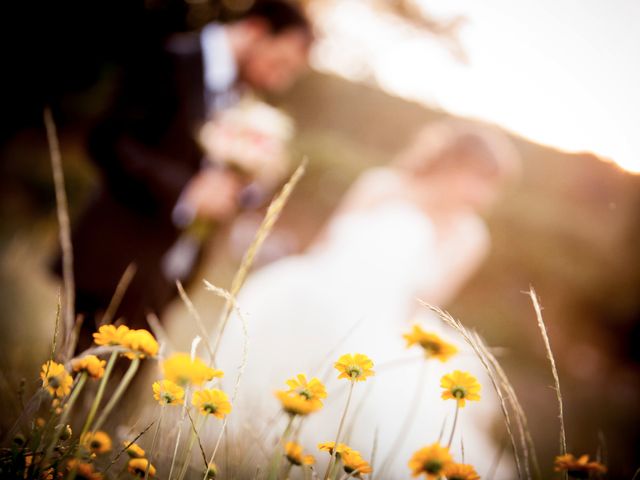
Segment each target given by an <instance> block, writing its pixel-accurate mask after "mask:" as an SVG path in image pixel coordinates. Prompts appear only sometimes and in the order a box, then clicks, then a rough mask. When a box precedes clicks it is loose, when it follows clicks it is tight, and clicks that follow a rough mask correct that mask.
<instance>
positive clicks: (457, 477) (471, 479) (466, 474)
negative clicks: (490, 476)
mask: <svg viewBox="0 0 640 480" xmlns="http://www.w3.org/2000/svg"><path fill="white" fill-rule="evenodd" d="M442 474H443V475H444V477H445V478H446V479H447V480H480V475H478V473H477V472H476V469H475V468H473V466H471V465H465V464H464V463H450V464H448V465H445V467H444V468H443V469H442Z"/></svg>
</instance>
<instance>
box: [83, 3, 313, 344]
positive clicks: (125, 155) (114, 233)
mask: <svg viewBox="0 0 640 480" xmlns="http://www.w3.org/2000/svg"><path fill="white" fill-rule="evenodd" d="M311 42H312V32H311V27H310V25H309V23H308V21H307V20H306V18H305V17H304V15H303V13H302V12H301V11H300V10H299V9H298V8H297V7H295V6H292V5H291V4H290V3H288V2H285V1H283V0H262V1H260V0H259V1H257V2H256V3H255V4H254V6H253V7H252V8H251V9H250V10H249V11H248V12H246V14H245V15H243V16H242V17H241V18H240V19H237V20H235V21H233V22H231V23H228V24H224V25H223V24H209V25H207V26H206V27H205V28H204V29H203V30H202V31H200V32H195V33H180V34H174V35H171V36H168V37H167V38H164V39H162V42H158V43H157V44H153V42H147V45H146V46H145V47H144V48H142V49H140V50H139V51H138V52H136V51H134V53H133V54H131V55H130V57H131V58H130V60H131V61H130V62H129V64H128V65H126V66H125V68H124V69H123V77H122V81H121V88H120V90H119V91H118V93H117V94H116V96H115V100H114V104H113V107H112V108H111V109H110V111H109V113H108V115H106V117H105V118H104V119H103V121H102V122H100V123H99V124H98V126H97V127H96V128H95V129H94V130H93V132H92V134H91V135H90V139H89V151H90V154H91V156H92V157H93V159H94V160H95V162H96V164H97V165H98V168H99V172H100V174H101V177H102V188H101V191H100V192H99V193H98V194H97V196H96V198H95V199H94V201H93V203H92V204H91V205H90V206H89V208H88V210H87V211H86V212H85V214H84V216H83V217H82V218H81V219H80V221H79V223H78V225H76V228H75V230H74V236H73V245H74V265H75V272H74V273H75V280H76V287H77V288H76V289H77V295H76V298H77V302H76V304H77V314H82V315H84V316H85V321H84V325H85V326H84V328H83V333H82V334H81V338H80V343H81V344H80V347H82V346H83V344H85V345H86V342H87V341H90V335H89V332H91V331H93V330H94V329H95V326H96V322H97V321H99V319H100V316H101V313H102V312H104V310H105V309H106V307H107V305H108V304H109V301H110V299H111V298H112V296H113V294H114V291H115V289H116V285H117V284H118V281H119V279H120V278H121V276H122V274H123V272H124V271H125V269H126V268H127V266H128V265H129V264H134V265H135V267H136V273H135V276H134V277H133V280H132V282H131V284H130V285H129V287H128V289H127V291H126V293H125V294H124V297H123V298H122V301H121V304H120V308H119V309H118V311H117V312H116V315H115V317H116V318H118V317H124V318H125V322H126V323H127V324H128V325H130V326H134V327H141V326H144V325H146V315H147V314H148V313H149V312H155V313H157V314H160V313H161V312H162V310H163V309H164V308H165V306H166V305H167V304H168V303H169V302H170V301H171V300H172V299H173V298H174V297H175V295H176V291H175V290H176V288H175V280H176V279H177V278H178V277H180V279H182V280H183V281H184V280H188V278H189V276H190V274H191V273H193V269H194V267H195V264H196V263H197V256H196V260H195V261H192V262H191V264H190V265H186V268H183V269H182V270H183V272H182V274H180V275H178V274H176V273H175V272H172V271H168V269H167V268H166V262H164V260H165V259H166V257H167V255H168V252H169V251H170V250H172V248H173V247H174V246H175V244H176V241H177V240H178V238H179V236H180V233H181V231H182V228H185V227H186V226H188V224H189V222H190V221H192V220H193V219H194V218H195V217H196V216H197V217H199V218H206V219H207V220H210V221H214V222H224V221H225V220H228V219H229V218H230V217H231V216H233V214H234V213H235V211H236V210H237V208H238V198H239V192H240V190H241V188H242V186H243V185H242V181H241V180H240V178H239V177H238V176H237V174H235V173H234V172H231V171H228V170H225V169H224V168H222V167H221V168H203V167H202V159H203V153H202V151H201V149H200V147H199V145H198V143H197V140H196V138H197V132H198V129H199V127H200V125H202V123H203V122H204V120H205V119H206V118H209V117H210V116H211V115H213V114H214V113H215V111H216V110H219V109H221V108H224V107H225V106H228V105H230V104H232V103H233V102H234V101H235V100H236V99H237V98H238V96H239V94H240V92H241V90H243V89H251V88H252V89H255V90H259V91H265V92H279V91H282V90H284V89H286V88H288V87H289V85H290V84H291V83H292V82H293V81H294V80H295V79H296V77H297V76H298V75H299V74H300V73H301V71H302V70H303V68H304V67H305V65H306V58H307V53H308V49H309V47H310V44H311ZM178 204H179V205H180V206H181V208H179V209H177V208H176V205H178ZM183 267H184V266H183ZM169 270H171V269H169ZM87 337H88V338H87Z"/></svg>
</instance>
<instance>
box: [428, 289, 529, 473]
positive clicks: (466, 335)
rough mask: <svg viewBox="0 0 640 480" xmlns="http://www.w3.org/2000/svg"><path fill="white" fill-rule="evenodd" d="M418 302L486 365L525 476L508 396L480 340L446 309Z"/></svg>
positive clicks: (516, 460) (519, 466)
mask: <svg viewBox="0 0 640 480" xmlns="http://www.w3.org/2000/svg"><path fill="white" fill-rule="evenodd" d="M418 302H419V303H420V304H421V305H422V306H424V307H426V308H428V309H429V310H431V311H432V312H433V313H435V314H436V315H437V316H438V317H439V318H440V319H441V320H442V321H443V322H445V323H446V324H447V325H449V326H450V327H452V328H453V329H454V330H456V331H457V332H458V333H459V334H460V335H461V336H462V338H463V339H464V340H465V342H466V343H467V344H468V345H469V346H470V347H471V348H472V349H473V351H474V352H475V354H476V356H477V357H478V359H479V360H480V363H481V364H482V366H483V367H484V369H485V371H486V372H487V374H488V376H489V379H490V381H491V384H492V385H493V388H494V390H495V392H496V394H497V395H498V398H499V400H500V409H501V410H502V415H503V417H504V423H505V426H506V428H507V433H508V435H509V440H510V441H511V448H512V450H513V458H514V461H515V464H516V470H517V472H518V478H520V479H521V478H523V476H522V464H521V463H522V462H521V460H520V455H519V453H518V447H517V446H516V440H515V436H514V434H513V427H512V420H511V414H510V413H509V409H508V407H507V398H506V397H505V394H504V392H503V391H502V388H501V385H500V380H499V379H498V377H497V375H496V373H495V372H494V371H493V369H492V368H491V362H490V361H489V360H488V359H487V357H486V355H485V353H484V352H483V350H482V349H481V348H480V347H479V346H478V342H477V339H476V337H474V336H473V335H472V334H471V332H469V331H468V330H467V329H466V328H465V327H464V325H462V323H461V322H460V321H459V320H457V319H455V318H453V317H452V316H451V315H450V314H449V313H447V312H445V311H444V310H442V309H440V308H439V307H436V306H434V305H431V304H429V303H427V302H424V301H422V300H420V299H418Z"/></svg>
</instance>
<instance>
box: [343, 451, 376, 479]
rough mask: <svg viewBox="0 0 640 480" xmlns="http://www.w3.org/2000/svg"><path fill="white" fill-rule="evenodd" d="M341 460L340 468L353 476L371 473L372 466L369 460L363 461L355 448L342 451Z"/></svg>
mask: <svg viewBox="0 0 640 480" xmlns="http://www.w3.org/2000/svg"><path fill="white" fill-rule="evenodd" d="M340 459H341V460H342V468H344V471H345V472H346V473H348V474H350V475H351V476H353V477H359V476H360V474H361V473H371V472H373V468H371V465H369V462H367V461H365V460H364V459H363V458H362V457H361V456H360V453H359V452H356V451H355V450H349V451H343V452H342V454H341V455H340Z"/></svg>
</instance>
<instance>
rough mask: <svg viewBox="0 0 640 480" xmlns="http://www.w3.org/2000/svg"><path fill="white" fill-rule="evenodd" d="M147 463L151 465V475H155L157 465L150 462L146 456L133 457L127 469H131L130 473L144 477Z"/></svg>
mask: <svg viewBox="0 0 640 480" xmlns="http://www.w3.org/2000/svg"><path fill="white" fill-rule="evenodd" d="M147 465H148V466H149V476H150V477H155V475H156V467H154V466H153V465H152V464H150V463H149V460H147V459H146V458H132V459H131V460H129V463H127V470H129V473H130V474H131V475H133V476H134V477H140V478H144V476H145V472H146V471H147Z"/></svg>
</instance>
